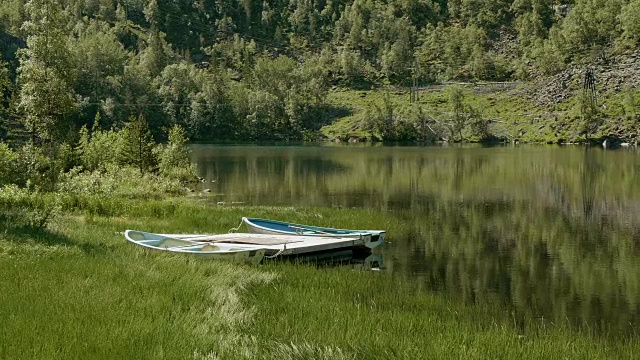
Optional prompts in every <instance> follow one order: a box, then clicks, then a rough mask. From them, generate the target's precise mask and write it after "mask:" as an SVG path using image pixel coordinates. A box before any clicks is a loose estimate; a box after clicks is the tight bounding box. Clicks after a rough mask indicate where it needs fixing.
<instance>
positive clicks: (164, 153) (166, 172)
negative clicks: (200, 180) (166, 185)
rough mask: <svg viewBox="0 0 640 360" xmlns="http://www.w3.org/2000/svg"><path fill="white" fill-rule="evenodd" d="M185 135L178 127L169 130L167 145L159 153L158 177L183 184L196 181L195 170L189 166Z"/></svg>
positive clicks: (189, 153)
mask: <svg viewBox="0 0 640 360" xmlns="http://www.w3.org/2000/svg"><path fill="white" fill-rule="evenodd" d="M187 140H188V139H187V134H186V132H185V130H184V129H183V128H182V127H180V126H179V125H175V126H174V127H172V128H171V129H170V130H169V143H168V144H167V146H165V147H164V148H162V149H161V150H160V151H159V153H160V155H159V162H158V169H159V171H160V175H163V176H164V177H166V178H169V179H177V180H180V181H183V182H188V181H194V180H195V179H196V175H195V168H194V167H193V165H192V164H191V159H190V155H191V152H190V151H189V148H187V146H186V143H187Z"/></svg>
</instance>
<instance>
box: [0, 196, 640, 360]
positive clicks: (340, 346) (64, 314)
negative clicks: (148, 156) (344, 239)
mask: <svg viewBox="0 0 640 360" xmlns="http://www.w3.org/2000/svg"><path fill="white" fill-rule="evenodd" d="M51 196H52V197H53V195H51ZM45 199H46V197H45ZM56 201H58V202H59V203H60V204H62V206H63V207H64V208H66V209H69V207H70V206H72V205H73V206H75V210H66V211H65V212H63V213H62V214H61V215H60V216H59V217H58V218H56V219H54V220H53V222H52V223H51V224H50V226H49V228H48V229H47V230H46V231H37V230H33V229H30V228H28V227H10V226H8V227H7V226H5V228H4V229H2V230H1V231H0V274H2V277H0V289H2V291H0V319H2V321H1V322H0V359H18V358H19V359H53V358H56V359H76V358H77V359H80V358H82V359H100V358H109V359H113V358H122V359H128V358H135V359H158V358H163V359H189V358H195V359H428V358H447V359H449V358H479V359H486V358H491V359H494V358H504V359H513V358H525V359H538V358H539V359H543V358H544V359H547V358H616V359H618V358H633V355H634V354H637V353H638V351H640V348H639V347H640V345H639V344H638V343H637V342H628V341H626V340H623V339H608V340H607V339H601V338H598V337H596V336H593V335H591V334H589V333H588V332H579V331H576V330H573V329H571V328H568V327H565V326H563V325H562V324H547V323H544V322H540V321H539V320H535V319H531V320H530V321H528V322H525V323H516V322H514V321H513V320H512V318H511V317H510V316H509V314H508V313H505V311H506V310H503V309H502V308H501V307H499V306H491V304H485V305H472V304H464V303H459V302H455V301H452V300H448V299H446V298H444V297H442V296H439V295H433V294H429V293H424V292H420V291H417V290H416V289H414V288H412V286H413V285H412V284H409V283H406V282H404V281H403V280H398V278H396V277H394V276H391V275H392V274H391V272H392V271H393V269H389V270H388V271H381V272H371V271H368V272H367V271H359V270H356V269H354V268H352V267H349V266H344V267H335V268H331V267H330V268H316V267H314V266H309V265H300V264H289V263H282V262H273V263H268V264H265V265H262V266H248V265H241V264H230V263H224V262H215V261H199V260H195V259H191V258H186V257H182V256H176V255H165V254H161V253H155V252H149V251H144V250H142V249H138V248H136V247H134V246H132V245H129V244H127V243H126V242H125V240H124V238H123V236H122V235H121V233H120V232H122V231H124V230H125V229H127V228H136V229H143V230H148V231H154V232H206V233H215V232H226V231H227V230H228V229H229V228H231V227H233V226H237V225H238V222H239V219H240V217H241V216H243V215H245V216H246V215H249V216H258V217H267V218H276V219H288V220H291V221H296V222H301V223H310V224H313V223H331V224H335V226H340V227H370V228H374V227H375V228H386V229H388V230H389V231H390V233H394V234H402V232H403V231H404V230H403V226H402V219H401V218H400V217H395V216H389V215H388V214H385V213H383V212H379V211H372V210H366V209H327V208H293V207H286V208H279V207H216V206H208V205H206V204H203V203H200V202H198V201H196V200H195V199H188V198H180V199H164V200H157V199H156V200H153V199H151V200H145V201H143V202H140V201H134V200H126V199H117V198H112V199H108V198H98V197H96V198H94V197H90V196H73V197H70V196H66V195H65V196H62V197H59V198H57V199H56ZM98 203H99V204H100V205H98Z"/></svg>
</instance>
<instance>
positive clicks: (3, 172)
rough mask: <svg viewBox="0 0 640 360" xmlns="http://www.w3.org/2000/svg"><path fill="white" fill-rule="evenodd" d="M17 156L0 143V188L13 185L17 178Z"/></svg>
mask: <svg viewBox="0 0 640 360" xmlns="http://www.w3.org/2000/svg"><path fill="white" fill-rule="evenodd" d="M18 156H19V155H18V154H17V153H16V152H14V151H12V150H11V149H10V148H9V146H8V145H7V144H5V143H2V142H0V186H4V185H7V184H14V183H15V182H16V181H17V178H18V169H17V168H16V165H17V160H18Z"/></svg>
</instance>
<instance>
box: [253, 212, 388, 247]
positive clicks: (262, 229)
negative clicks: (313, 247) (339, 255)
mask: <svg viewBox="0 0 640 360" xmlns="http://www.w3.org/2000/svg"><path fill="white" fill-rule="evenodd" d="M242 223H244V224H245V225H246V226H247V229H249V232H252V233H257V234H272V235H278V234H280V235H284V234H287V235H304V236H322V237H339V238H345V237H346V238H351V237H353V238H359V237H361V236H362V235H371V240H370V241H367V242H365V244H364V245H365V246H366V247H367V248H369V249H373V248H376V247H378V246H380V245H382V244H383V243H384V237H385V235H386V233H387V232H386V231H384V230H349V229H334V228H327V227H319V226H311V225H303V224H295V223H289V222H285V221H277V220H267V219H259V218H247V217H243V218H242Z"/></svg>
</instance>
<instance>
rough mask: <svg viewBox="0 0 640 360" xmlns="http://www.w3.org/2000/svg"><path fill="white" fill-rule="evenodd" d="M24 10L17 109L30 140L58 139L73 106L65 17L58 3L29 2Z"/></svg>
mask: <svg viewBox="0 0 640 360" xmlns="http://www.w3.org/2000/svg"><path fill="white" fill-rule="evenodd" d="M26 9H27V13H28V14H29V21H26V22H25V23H24V24H23V26H22V28H23V30H24V31H25V32H26V33H27V34H28V36H27V48H26V49H23V50H21V51H20V66H19V67H18V84H19V85H20V94H19V96H20V100H19V108H20V109H21V110H22V111H23V112H24V115H25V117H24V123H25V126H26V128H27V130H28V131H30V132H31V134H32V136H33V137H35V136H38V137H40V138H42V139H44V140H59V139H60V136H61V135H62V133H63V131H66V130H68V128H67V125H68V124H67V123H66V122H67V121H68V118H69V115H70V114H71V113H72V112H73V111H74V110H75V107H76V100H75V95H74V93H73V83H74V81H75V70H74V69H75V66H74V64H73V60H72V59H73V57H72V56H71V52H70V51H69V46H68V38H67V35H66V34H67V31H66V29H65V28H64V26H65V24H67V23H68V21H67V18H68V16H67V14H66V13H64V11H63V10H62V5H61V4H60V2H59V0H31V1H29V2H28V3H27V5H26Z"/></svg>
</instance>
